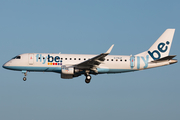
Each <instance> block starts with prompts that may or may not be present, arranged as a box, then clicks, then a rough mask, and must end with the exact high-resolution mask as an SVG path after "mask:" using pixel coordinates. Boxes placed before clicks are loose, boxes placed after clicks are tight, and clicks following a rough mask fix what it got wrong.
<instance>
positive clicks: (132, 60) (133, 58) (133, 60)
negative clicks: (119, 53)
mask: <svg viewBox="0 0 180 120" xmlns="http://www.w3.org/2000/svg"><path fill="white" fill-rule="evenodd" d="M130 66H131V69H132V68H134V66H135V57H134V56H131V57H130Z"/></svg>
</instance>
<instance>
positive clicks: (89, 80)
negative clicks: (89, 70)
mask: <svg viewBox="0 0 180 120" xmlns="http://www.w3.org/2000/svg"><path fill="white" fill-rule="evenodd" d="M85 76H86V79H85V82H86V83H87V84H88V83H90V82H91V76H90V75H89V74H86V75H85Z"/></svg>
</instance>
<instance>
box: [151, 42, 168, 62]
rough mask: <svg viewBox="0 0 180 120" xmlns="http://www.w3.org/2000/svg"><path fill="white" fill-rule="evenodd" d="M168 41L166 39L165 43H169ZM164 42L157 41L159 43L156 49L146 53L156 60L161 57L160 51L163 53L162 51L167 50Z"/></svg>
mask: <svg viewBox="0 0 180 120" xmlns="http://www.w3.org/2000/svg"><path fill="white" fill-rule="evenodd" d="M169 43H170V42H169V41H167V42H166V44H167V45H169ZM166 44H165V43H159V45H158V47H157V48H158V50H159V51H158V50H154V51H152V52H151V51H148V53H149V55H150V56H151V57H152V58H153V59H154V60H157V59H160V58H161V53H160V52H162V53H164V52H166V51H167V49H168V46H166ZM154 53H156V54H157V56H156V57H155V56H154Z"/></svg>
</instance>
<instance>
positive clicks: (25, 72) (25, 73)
mask: <svg viewBox="0 0 180 120" xmlns="http://www.w3.org/2000/svg"><path fill="white" fill-rule="evenodd" d="M22 73H24V76H25V77H23V80H24V81H26V80H27V78H26V75H27V71H22Z"/></svg>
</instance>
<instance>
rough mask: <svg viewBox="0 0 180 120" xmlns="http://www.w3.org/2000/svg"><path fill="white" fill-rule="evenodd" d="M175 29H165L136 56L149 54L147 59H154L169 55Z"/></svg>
mask: <svg viewBox="0 0 180 120" xmlns="http://www.w3.org/2000/svg"><path fill="white" fill-rule="evenodd" d="M174 32H175V29H167V30H166V31H165V32H164V33H163V34H162V35H161V36H160V37H159V38H158V39H157V41H156V42H155V43H154V44H153V45H152V46H151V47H150V48H149V49H148V51H145V52H143V53H140V54H137V55H136V56H146V55H149V56H150V58H149V61H154V60H157V59H160V58H163V57H166V56H168V55H169V51H170V48H171V43H172V40H173V36H174Z"/></svg>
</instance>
